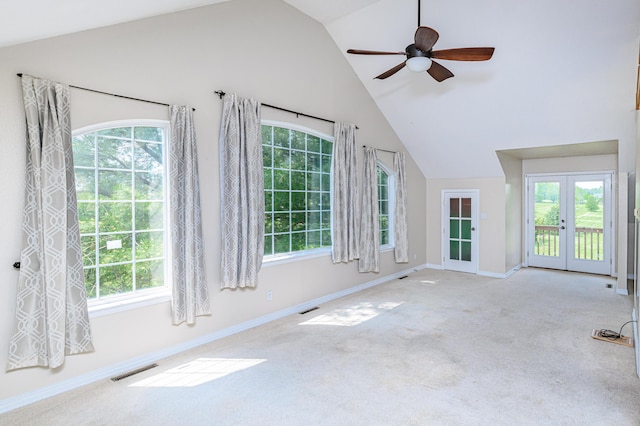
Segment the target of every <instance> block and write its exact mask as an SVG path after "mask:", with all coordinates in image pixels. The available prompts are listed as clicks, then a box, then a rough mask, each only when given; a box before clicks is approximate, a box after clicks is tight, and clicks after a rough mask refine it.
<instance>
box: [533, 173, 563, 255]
mask: <svg viewBox="0 0 640 426" xmlns="http://www.w3.org/2000/svg"><path fill="white" fill-rule="evenodd" d="M534 196H535V204H534V218H535V219H534V220H535V254H536V255H538V256H553V257H558V256H560V245H559V226H560V182H536V183H535V185H534Z"/></svg>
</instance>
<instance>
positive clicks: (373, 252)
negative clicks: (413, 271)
mask: <svg viewBox="0 0 640 426" xmlns="http://www.w3.org/2000/svg"><path fill="white" fill-rule="evenodd" d="M358 271H360V272H379V271H380V222H379V211H378V158H377V157H376V149H375V148H371V147H366V148H365V149H364V165H363V168H362V219H361V221H360V260H359V261H358Z"/></svg>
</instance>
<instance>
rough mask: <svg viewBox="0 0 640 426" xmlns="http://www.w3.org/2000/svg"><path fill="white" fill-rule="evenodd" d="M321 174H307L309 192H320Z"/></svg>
mask: <svg viewBox="0 0 640 426" xmlns="http://www.w3.org/2000/svg"><path fill="white" fill-rule="evenodd" d="M321 176H322V175H321V174H320V173H307V190H308V191H320V189H321V188H322V187H321V184H320V183H321V179H322V178H321Z"/></svg>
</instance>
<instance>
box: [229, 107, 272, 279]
mask: <svg viewBox="0 0 640 426" xmlns="http://www.w3.org/2000/svg"><path fill="white" fill-rule="evenodd" d="M220 174H221V176H220V182H221V185H222V188H221V194H222V196H221V207H222V212H221V219H220V220H221V225H222V260H221V270H222V283H221V287H222V288H238V287H255V286H256V285H257V284H258V272H259V271H260V268H261V267H262V257H263V256H264V171H263V166H262V132H261V127H260V103H259V102H257V101H255V100H253V99H243V98H240V97H238V96H237V95H236V94H227V95H226V96H225V98H224V105H223V111H222V124H221V128H220Z"/></svg>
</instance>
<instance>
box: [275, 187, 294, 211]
mask: <svg viewBox="0 0 640 426" xmlns="http://www.w3.org/2000/svg"><path fill="white" fill-rule="evenodd" d="M290 209H291V206H290V204H289V192H281V191H276V192H274V193H273V210H274V211H276V212H287V211H289V210H290Z"/></svg>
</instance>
